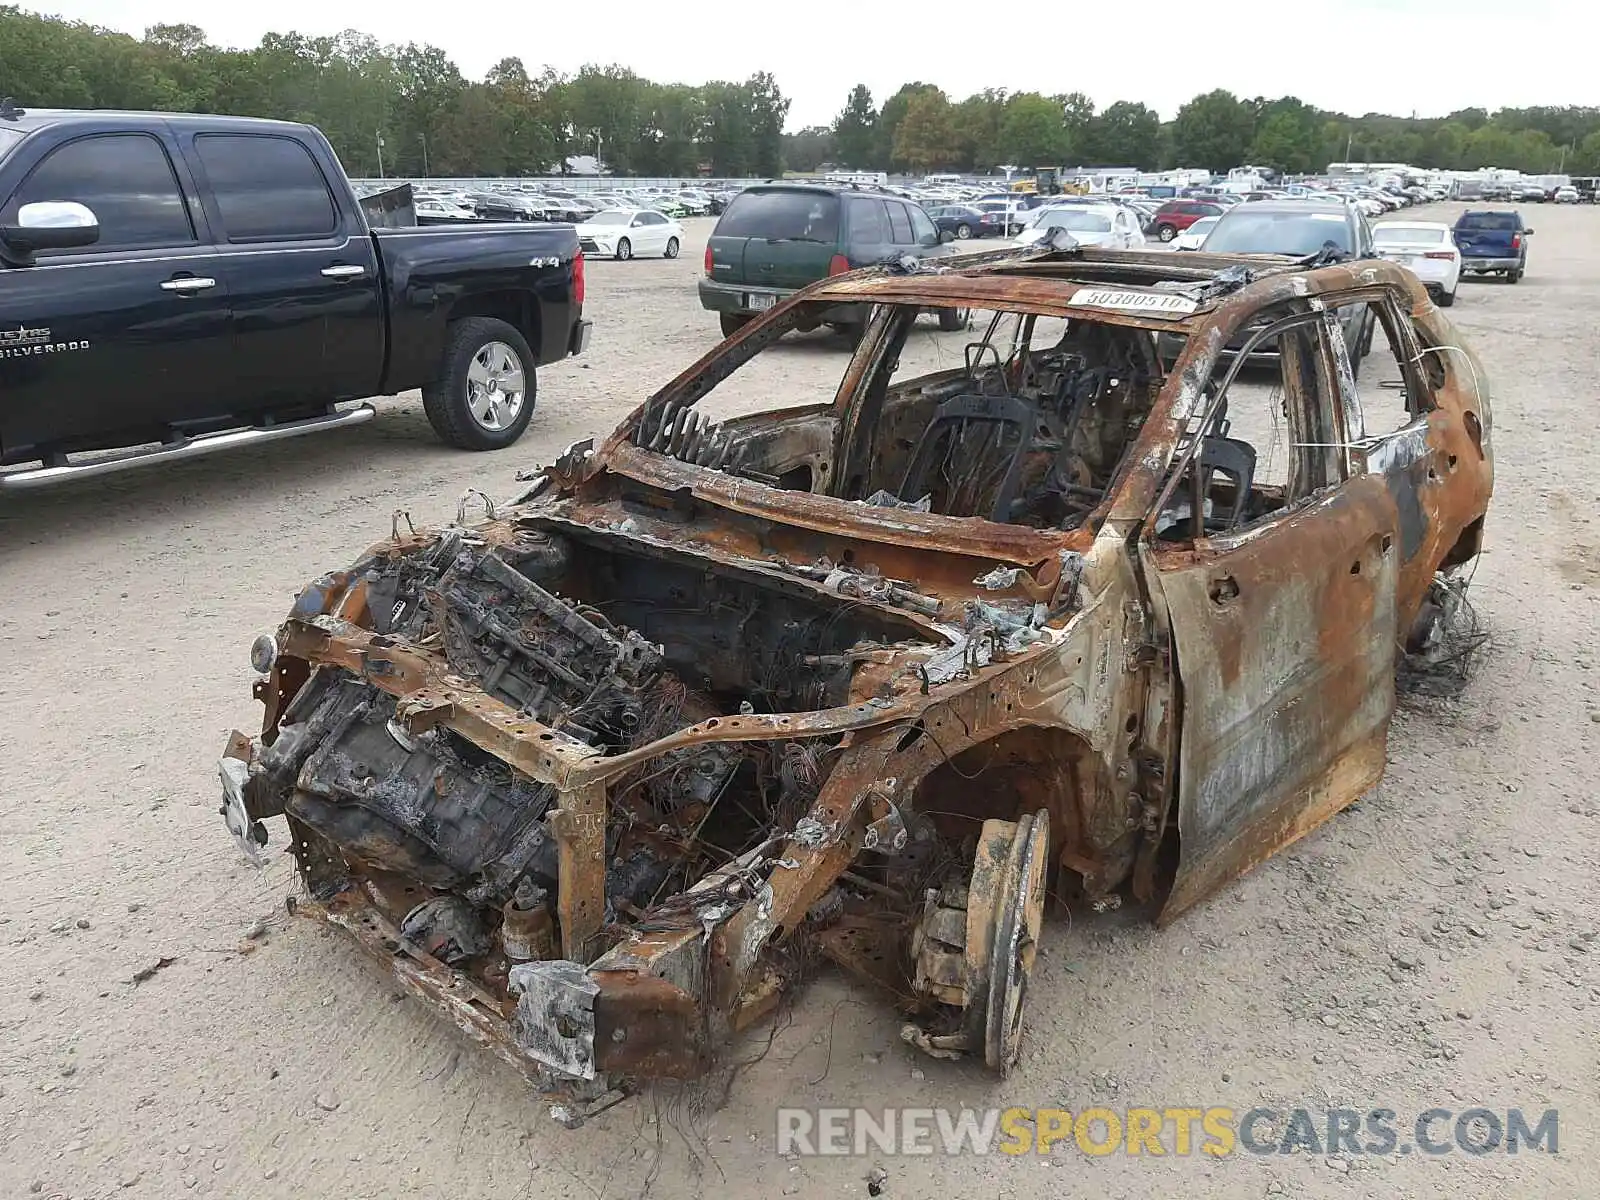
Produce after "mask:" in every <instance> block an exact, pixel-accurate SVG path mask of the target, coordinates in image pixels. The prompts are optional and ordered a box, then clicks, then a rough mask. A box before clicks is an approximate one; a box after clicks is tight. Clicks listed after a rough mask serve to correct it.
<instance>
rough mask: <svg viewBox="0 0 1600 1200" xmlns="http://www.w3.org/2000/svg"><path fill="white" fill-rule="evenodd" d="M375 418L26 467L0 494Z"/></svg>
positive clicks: (335, 417)
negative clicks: (73, 461) (54, 464)
mask: <svg viewBox="0 0 1600 1200" xmlns="http://www.w3.org/2000/svg"><path fill="white" fill-rule="evenodd" d="M376 415H377V410H376V409H374V408H373V407H372V405H370V404H359V405H357V406H356V407H355V408H348V409H345V410H344V411H342V412H335V413H329V414H328V415H327V416H324V417H311V418H309V419H307V420H304V421H286V422H284V423H283V424H282V425H256V426H252V427H250V428H249V429H229V430H225V431H224V432H222V433H202V434H199V435H198V436H196V437H191V438H185V439H184V440H183V441H181V442H169V443H166V444H164V445H161V446H156V447H154V448H152V449H149V450H128V451H124V452H122V453H120V454H111V455H107V456H106V457H104V458H93V459H90V460H89V461H87V462H79V463H66V464H63V465H59V466H53V467H51V466H46V467H29V468H28V469H27V470H25V471H12V472H10V473H9V474H4V473H0V492H22V491H28V490H30V489H33V488H43V487H49V486H50V485H51V484H55V483H65V482H66V481H67V480H69V479H90V478H93V477H94V476H96V475H111V474H113V473H115V472H117V471H128V470H131V469H133V468H134V467H143V466H148V465H150V464H152V463H171V462H178V461H181V460H182V459H186V458H199V457H200V456H201V455H202V454H217V453H219V452H221V451H223V450H235V449H237V448H238V447H240V446H254V445H258V444H260V443H261V442H276V441H278V440H280V439H282V438H292V437H299V436H300V435H301V434H303V433H316V432H317V431H318V430H322V429H342V428H344V427H345V426H347V425H365V424H366V423H367V422H368V421H370V420H372V418H373V417H375V416H376Z"/></svg>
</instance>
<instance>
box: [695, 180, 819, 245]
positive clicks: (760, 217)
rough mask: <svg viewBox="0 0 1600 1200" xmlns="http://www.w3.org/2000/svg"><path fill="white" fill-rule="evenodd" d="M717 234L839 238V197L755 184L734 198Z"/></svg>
mask: <svg viewBox="0 0 1600 1200" xmlns="http://www.w3.org/2000/svg"><path fill="white" fill-rule="evenodd" d="M715 236H717V237H759V238H770V239H774V240H776V239H780V238H782V239H787V240H790V241H797V242H837V241H838V240H839V197H837V196H831V195H829V194H828V193H826V192H810V191H789V190H784V189H772V190H764V189H760V188H752V189H751V190H749V191H744V192H740V193H739V194H738V195H737V196H735V197H734V198H733V203H732V204H730V205H728V211H727V212H725V213H723V214H722V219H721V220H720V221H718V222H717V228H716V231H715Z"/></svg>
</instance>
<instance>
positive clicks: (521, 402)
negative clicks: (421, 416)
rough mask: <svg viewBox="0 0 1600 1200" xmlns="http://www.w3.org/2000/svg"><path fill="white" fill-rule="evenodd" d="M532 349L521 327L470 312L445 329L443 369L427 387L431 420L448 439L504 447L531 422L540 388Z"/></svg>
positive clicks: (467, 446)
mask: <svg viewBox="0 0 1600 1200" xmlns="http://www.w3.org/2000/svg"><path fill="white" fill-rule="evenodd" d="M534 361H535V360H534V357H533V351H532V350H531V349H529V348H528V341H527V339H526V338H524V337H523V336H522V334H521V333H520V332H518V331H517V329H516V327H515V326H513V325H510V324H507V323H506V322H505V321H501V320H497V319H496V318H494V317H467V318H464V319H463V320H460V321H456V322H454V323H453V324H451V325H450V327H449V328H448V330H447V331H446V334H445V343H444V353H443V355H441V357H440V363H439V373H438V376H437V377H436V378H435V379H434V381H433V382H432V383H429V384H426V385H424V386H423V389H422V407H423V411H424V412H426V413H427V414H428V423H429V424H430V425H432V426H433V430H434V432H435V433H437V434H438V435H439V438H440V440H441V441H443V442H444V443H445V444H446V445H449V446H455V447H457V448H458V449H461V450H501V449H504V448H505V447H506V446H509V445H511V444H512V443H513V442H515V441H516V440H517V439H518V438H520V437H521V436H522V434H523V432H524V431H525V430H526V429H527V428H528V422H529V421H530V420H531V419H532V418H533V406H534V401H535V399H536V396H537V393H538V386H537V381H536V379H535V376H534Z"/></svg>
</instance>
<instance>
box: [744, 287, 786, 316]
mask: <svg viewBox="0 0 1600 1200" xmlns="http://www.w3.org/2000/svg"><path fill="white" fill-rule="evenodd" d="M777 302H778V298H777V297H776V296H763V295H762V294H761V293H760V292H746V293H745V296H744V306H745V307H746V308H748V309H750V310H751V311H752V312H766V310H767V309H769V308H771V307H772V306H773V305H774V304H776V303H777Z"/></svg>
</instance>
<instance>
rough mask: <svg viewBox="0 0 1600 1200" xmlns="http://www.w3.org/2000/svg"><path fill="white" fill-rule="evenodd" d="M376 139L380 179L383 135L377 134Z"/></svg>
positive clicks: (379, 175) (381, 176)
mask: <svg viewBox="0 0 1600 1200" xmlns="http://www.w3.org/2000/svg"><path fill="white" fill-rule="evenodd" d="M377 137H378V178H379V179H382V178H383V134H382V133H379V134H378V135H377Z"/></svg>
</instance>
